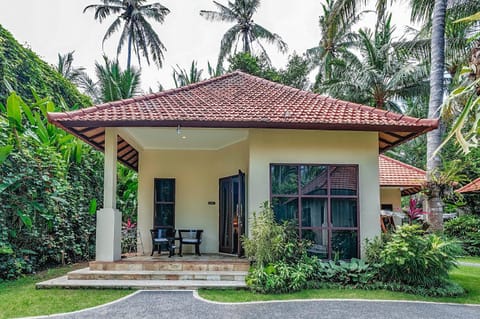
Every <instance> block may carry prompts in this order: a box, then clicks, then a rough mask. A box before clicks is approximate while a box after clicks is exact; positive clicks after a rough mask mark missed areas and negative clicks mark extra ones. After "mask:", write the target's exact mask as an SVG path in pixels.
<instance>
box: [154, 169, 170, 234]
mask: <svg viewBox="0 0 480 319" xmlns="http://www.w3.org/2000/svg"><path fill="white" fill-rule="evenodd" d="M154 192H155V195H154V196H155V198H154V201H155V202H154V205H155V212H154V217H153V226H154V227H159V226H170V227H173V228H175V179H174V178H155V190H154Z"/></svg>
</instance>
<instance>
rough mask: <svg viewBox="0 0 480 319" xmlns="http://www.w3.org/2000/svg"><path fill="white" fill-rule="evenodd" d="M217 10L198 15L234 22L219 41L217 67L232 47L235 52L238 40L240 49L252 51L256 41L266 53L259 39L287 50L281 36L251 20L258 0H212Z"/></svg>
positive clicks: (214, 19)
mask: <svg viewBox="0 0 480 319" xmlns="http://www.w3.org/2000/svg"><path fill="white" fill-rule="evenodd" d="M213 3H214V4H215V6H216V7H217V9H218V11H208V10H201V11H200V15H201V16H202V17H204V18H205V19H207V20H210V21H223V22H233V23H235V24H234V25H233V26H232V27H231V28H230V29H228V30H227V32H225V34H224V35H223V38H222V42H221V43H220V54H219V56H218V63H217V69H221V68H222V66H223V61H224V60H225V58H226V56H227V55H228V54H229V53H231V51H232V49H234V51H235V52H236V50H237V44H238V42H240V40H241V43H242V51H243V52H245V53H252V45H253V44H254V43H256V44H257V45H258V46H259V48H260V50H261V51H262V52H263V53H265V54H266V51H265V48H264V47H263V46H262V44H261V43H260V41H259V40H265V41H266V42H267V43H270V44H276V45H277V47H278V49H279V51H280V52H282V53H285V52H287V50H288V47H287V44H286V43H285V42H283V40H282V38H281V37H280V36H279V35H278V34H275V33H272V32H270V31H268V30H267V29H265V28H264V27H263V26H261V25H259V24H256V23H254V22H253V14H254V13H255V12H256V11H257V10H258V8H259V7H260V0H235V1H234V2H231V1H229V2H228V4H227V6H225V5H223V4H220V3H218V2H216V1H213Z"/></svg>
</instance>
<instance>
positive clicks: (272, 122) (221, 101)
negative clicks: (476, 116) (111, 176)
mask: <svg viewBox="0 0 480 319" xmlns="http://www.w3.org/2000/svg"><path fill="white" fill-rule="evenodd" d="M48 118H49V121H50V122H52V123H53V124H55V125H56V126H58V127H60V128H62V129H64V130H66V131H69V132H71V133H72V134H74V135H76V136H78V137H80V138H81V139H83V140H84V141H86V142H87V143H89V144H91V145H93V146H95V147H96V148H98V149H101V150H103V147H104V130H105V127H176V126H178V125H181V126H182V127H210V128H212V127H213V128H278V129H316V130H349V131H374V132H379V150H380V152H383V151H385V150H387V149H390V148H392V147H394V146H396V145H398V144H400V143H403V142H405V141H407V140H409V139H412V138H414V137H416V136H418V135H421V134H424V133H426V132H428V131H431V130H433V129H435V128H436V127H437V126H438V120H436V119H417V118H413V117H409V116H405V115H400V114H396V113H392V112H389V111H384V110H379V109H375V108H372V107H369V106H365V105H361V104H356V103H351V102H345V101H341V100H337V99H333V98H330V97H326V96H322V95H319V94H315V93H312V92H307V91H302V90H299V89H295V88H291V87H288V86H285V85H281V84H278V83H274V82H270V81H267V80H265V79H262V78H259V77H255V76H252V75H249V74H246V73H243V72H240V71H235V72H233V73H229V74H225V75H222V76H219V77H216V78H212V79H209V80H205V81H202V82H199V83H194V84H191V85H188V86H184V87H181V88H177V89H173V90H168V91H163V92H159V93H154V94H149V95H145V96H139V97H134V98H131V99H126V100H121V101H116V102H111V103H106V104H101V105H97V106H93V107H89V108H85V109H80V110H76V111H70V112H61V113H49V114H48ZM132 149H133V147H132ZM129 151H130V150H129ZM129 156H132V154H129ZM133 158H137V161H138V154H137V155H133ZM119 159H120V160H121V161H123V162H124V163H126V164H127V165H129V166H131V167H135V166H136V164H137V163H136V162H135V161H132V160H131V159H130V160H127V159H125V158H123V157H122V156H119Z"/></svg>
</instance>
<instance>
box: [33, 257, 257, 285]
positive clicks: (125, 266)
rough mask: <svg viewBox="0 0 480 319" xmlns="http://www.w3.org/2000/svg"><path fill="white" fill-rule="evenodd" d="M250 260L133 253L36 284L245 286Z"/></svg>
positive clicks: (92, 264)
mask: <svg viewBox="0 0 480 319" xmlns="http://www.w3.org/2000/svg"><path fill="white" fill-rule="evenodd" d="M248 269H249V262H248V261H247V260H245V259H239V258H236V257H225V256H219V255H207V256H201V257H198V256H190V257H188V256H185V257H172V258H167V257H163V256H162V257H160V258H158V257H157V258H149V257H134V258H129V259H126V260H121V261H118V262H99V261H94V262H90V264H89V267H88V268H84V269H79V270H75V271H72V272H70V273H68V274H67V276H63V277H60V278H56V279H53V280H49V281H46V282H42V283H39V284H37V288H52V287H64V288H116V289H197V288H244V287H245V286H246V285H245V277H246V275H247V273H248Z"/></svg>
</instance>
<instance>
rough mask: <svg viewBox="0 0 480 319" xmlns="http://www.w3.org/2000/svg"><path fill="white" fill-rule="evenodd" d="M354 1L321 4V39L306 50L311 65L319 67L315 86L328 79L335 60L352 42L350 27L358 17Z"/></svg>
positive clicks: (339, 0)
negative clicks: (314, 45) (317, 43)
mask: <svg viewBox="0 0 480 319" xmlns="http://www.w3.org/2000/svg"><path fill="white" fill-rule="evenodd" d="M355 2H356V1H355V0H327V1H326V2H325V4H322V9H323V15H322V16H320V19H319V26H320V32H321V40H320V43H319V45H318V46H316V47H314V48H311V49H309V50H307V57H308V58H309V60H310V62H311V64H312V66H317V65H318V67H319V71H318V74H317V79H316V84H315V86H317V85H318V84H319V83H320V82H322V81H326V80H327V81H328V80H330V78H331V75H332V68H333V66H334V64H335V60H336V59H341V57H342V55H343V54H344V53H345V52H346V50H347V49H348V48H349V47H350V46H351V44H352V41H353V34H352V32H351V28H352V27H353V25H354V24H355V23H356V22H357V21H358V20H359V17H360V15H359V14H357V13H356V6H355Z"/></svg>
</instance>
